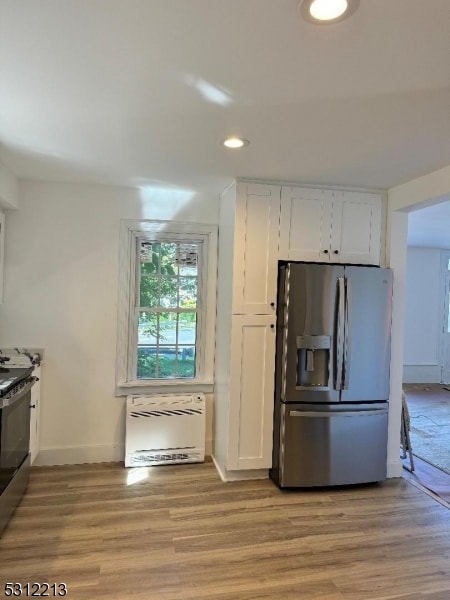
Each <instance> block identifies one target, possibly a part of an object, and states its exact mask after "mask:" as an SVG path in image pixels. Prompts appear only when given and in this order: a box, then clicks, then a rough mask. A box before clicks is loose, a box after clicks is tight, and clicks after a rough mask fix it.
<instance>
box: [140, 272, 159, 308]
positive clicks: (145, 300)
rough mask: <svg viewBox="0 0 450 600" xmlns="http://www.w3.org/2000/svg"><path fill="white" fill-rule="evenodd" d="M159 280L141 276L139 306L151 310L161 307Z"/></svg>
mask: <svg viewBox="0 0 450 600" xmlns="http://www.w3.org/2000/svg"><path fill="white" fill-rule="evenodd" d="M159 294H160V290H159V278H158V277H148V276H146V275H145V276H141V284H140V290H139V306H142V307H143V306H147V307H149V308H151V307H155V306H160V298H159Z"/></svg>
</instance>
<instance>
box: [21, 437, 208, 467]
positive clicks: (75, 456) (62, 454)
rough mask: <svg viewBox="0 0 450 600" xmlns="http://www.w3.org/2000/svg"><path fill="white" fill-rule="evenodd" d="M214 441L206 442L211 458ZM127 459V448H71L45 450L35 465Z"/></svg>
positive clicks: (75, 463)
mask: <svg viewBox="0 0 450 600" xmlns="http://www.w3.org/2000/svg"><path fill="white" fill-rule="evenodd" d="M211 453H212V440H206V445H205V454H206V456H211ZM124 457H125V446H124V445H123V444H118V445H115V446H106V445H103V446H100V445H99V446H70V447H68V448H43V449H41V450H40V451H39V454H38V455H37V458H36V460H35V461H34V463H33V465H35V466H50V465H81V464H83V463H102V462H121V461H123V460H124Z"/></svg>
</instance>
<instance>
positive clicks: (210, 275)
mask: <svg viewBox="0 0 450 600" xmlns="http://www.w3.org/2000/svg"><path fill="white" fill-rule="evenodd" d="M143 234H148V235H149V236H156V235H158V234H159V235H164V236H172V237H173V238H175V237H179V238H180V239H186V238H183V235H184V236H186V235H188V236H192V237H195V236H198V239H201V240H202V241H203V242H204V245H205V248H204V252H205V258H206V260H205V261H204V262H203V268H204V271H203V272H202V280H203V281H204V282H205V284H206V290H205V301H206V310H205V311H202V310H201V312H203V315H204V322H203V323H202V326H201V327H200V335H201V339H200V340H199V343H198V352H199V362H198V365H199V370H198V373H197V376H196V377H195V378H193V379H184V378H183V379H167V380H165V379H155V380H148V379H146V380H137V379H133V378H132V377H131V376H130V372H131V371H130V370H131V369H132V368H133V365H134V353H135V348H134V346H133V343H131V342H132V335H131V334H130V331H134V313H133V310H132V307H133V301H134V296H133V292H134V290H135V285H136V269H135V264H136V247H137V244H136V240H137V238H139V237H142V236H143ZM205 280H206V281H205ZM216 286H217V225H210V224H206V223H184V222H180V221H153V220H152V221H149V220H129V219H123V220H121V223H120V255H119V297H118V316H117V352H116V396H126V395H128V394H145V393H152V394H153V393H168V392H195V391H203V392H212V391H213V384H214V349H215V330H216V327H215V325H216Z"/></svg>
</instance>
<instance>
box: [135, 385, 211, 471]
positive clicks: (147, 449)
mask: <svg viewBox="0 0 450 600" xmlns="http://www.w3.org/2000/svg"><path fill="white" fill-rule="evenodd" d="M205 415H206V400H205V395H204V394H189V395H161V394H159V395H155V396H128V397H127V411H126V426H125V466H126V467H146V466H153V465H167V464H176V463H193V462H203V461H204V460H205V423H206V417H205Z"/></svg>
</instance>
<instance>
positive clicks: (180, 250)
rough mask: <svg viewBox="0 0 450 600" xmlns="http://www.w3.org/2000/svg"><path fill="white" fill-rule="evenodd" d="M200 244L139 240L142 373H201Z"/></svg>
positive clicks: (139, 369) (150, 376) (183, 375)
mask: <svg viewBox="0 0 450 600" xmlns="http://www.w3.org/2000/svg"><path fill="white" fill-rule="evenodd" d="M200 246H201V244H200V243H184V242H178V241H174V242H172V241H167V242H161V241H155V242H153V241H151V240H148V239H139V240H138V256H139V265H138V273H137V281H138V286H137V289H136V292H137V294H136V295H137V298H136V305H137V321H138V350H137V352H138V353H137V377H138V379H168V378H194V377H195V375H196V337H197V323H198V312H197V311H198V307H197V296H198V284H199V281H198V279H199V274H198V263H199V255H200V252H201V248H200Z"/></svg>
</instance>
